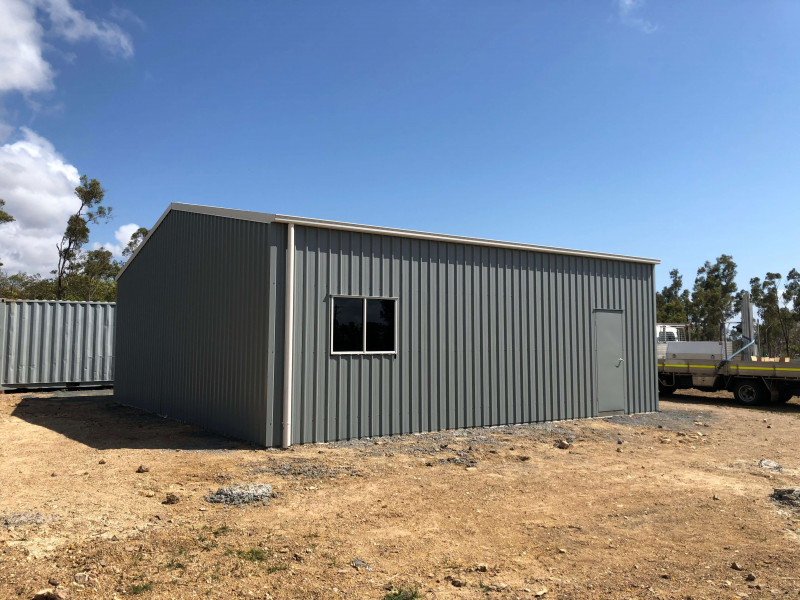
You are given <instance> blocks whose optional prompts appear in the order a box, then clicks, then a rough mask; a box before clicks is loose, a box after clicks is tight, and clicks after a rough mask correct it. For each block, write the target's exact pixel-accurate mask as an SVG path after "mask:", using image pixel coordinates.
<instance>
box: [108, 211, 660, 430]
mask: <svg viewBox="0 0 800 600" xmlns="http://www.w3.org/2000/svg"><path fill="white" fill-rule="evenodd" d="M657 263H658V261H657V260H654V259H647V258H639V257H631V256H620V255H613V254H606V253H600V252H586V251H578V250H570V249H564V248H551V247H545V246H536V245H531V244H521V243H514V242H500V241H495V240H484V239H476V238H467V237H460V236H453V235H441V234H431V233H425V232H417V231H408V230H400V229H393V228H386V227H374V226H365V225H355V224H350V223H340V222H334V221H323V220H319V219H307V218H300V217H288V216H282V215H274V214H264V213H254V212H247V211H236V210H228V209H220V208H213V207H201V206H194V205H187V204H173V205H171V206H170V208H169V209H168V210H167V211H166V212H165V213H164V215H163V216H162V217H161V219H160V220H159V222H158V223H157V224H156V226H155V227H154V229H153V230H152V232H151V234H150V235H149V236H148V238H147V239H146V241H145V242H144V243H143V244H142V245H141V246H140V247H139V249H138V250H137V252H136V253H135V254H134V256H133V257H132V258H131V259H130V260H129V262H128V263H127V265H126V266H125V268H124V269H123V271H122V272H121V273H120V275H119V277H118V298H117V302H118V311H119V312H118V329H117V336H118V337H117V357H118V366H117V381H116V392H115V393H116V397H117V399H118V400H119V401H120V402H123V403H125V404H129V405H131V406H136V407H140V408H143V409H146V410H149V411H151V412H154V413H157V414H160V415H164V416H167V417H171V418H174V419H178V420H181V421H186V422H190V423H195V424H198V425H201V426H203V427H206V428H208V429H212V430H215V431H218V432H221V433H224V434H227V435H231V436H234V437H239V438H242V439H245V440H249V441H251V442H254V443H257V444H260V445H264V446H279V445H283V446H288V445H290V444H292V443H308V442H325V441H333V440H342V439H350V438H358V437H370V436H381V435H390V434H399V433H409V432H422V431H435V430H442V429H453V428H462V427H484V426H493V425H506V424H512V423H530V422H536V421H554V420H563V419H575V418H582V417H594V416H600V415H610V414H622V413H640V412H648V411H654V410H657V407H658V397H657V391H656V387H657V383H656V353H655V350H656V348H655V343H654V341H653V336H652V331H653V328H654V327H655V289H654V265H655V264H657Z"/></svg>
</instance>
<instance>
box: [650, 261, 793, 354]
mask: <svg viewBox="0 0 800 600" xmlns="http://www.w3.org/2000/svg"><path fill="white" fill-rule="evenodd" d="M669 277H670V283H669V284H667V285H666V286H664V288H663V289H662V290H661V291H660V292H656V310H657V320H658V322H659V323H688V324H689V325H690V327H691V333H692V339H694V340H706V341H716V340H719V339H720V335H721V331H722V327H723V326H725V325H726V324H728V325H732V327H731V329H732V332H733V336H734V337H736V335H737V334H740V333H741V325H740V324H739V323H731V321H732V319H733V318H734V317H735V316H736V315H737V314H738V313H740V312H741V307H742V293H743V291H744V290H739V289H738V287H737V285H736V282H735V281H734V279H735V278H736V263H735V262H734V261H733V257H732V256H730V255H728V254H723V255H721V256H720V257H718V258H717V259H716V261H715V262H714V263H713V264H712V263H711V262H710V261H706V262H705V264H704V265H703V266H702V267H700V268H699V269H698V270H697V277H696V278H695V280H694V286H693V288H692V290H691V291H690V290H688V289H685V288H684V287H683V277H682V276H681V274H680V272H679V271H678V269H672V270H671V271H670V272H669ZM747 291H749V292H750V300H751V303H752V304H753V306H754V307H755V309H756V326H757V327H756V334H757V339H758V344H759V352H760V353H761V354H764V355H766V356H796V355H798V354H800V272H798V270H797V269H792V270H791V271H789V273H788V275H786V277H785V278H784V277H783V276H782V275H781V274H780V273H773V272H767V273H766V274H765V276H764V278H763V279H762V278H760V277H753V278H752V279H750V289H749V290H747Z"/></svg>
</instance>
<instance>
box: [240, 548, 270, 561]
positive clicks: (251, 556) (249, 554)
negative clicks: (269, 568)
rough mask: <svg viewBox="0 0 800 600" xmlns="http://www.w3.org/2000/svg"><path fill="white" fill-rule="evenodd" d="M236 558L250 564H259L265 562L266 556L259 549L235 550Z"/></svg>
mask: <svg viewBox="0 0 800 600" xmlns="http://www.w3.org/2000/svg"><path fill="white" fill-rule="evenodd" d="M236 556H238V557H239V558H242V559H244V560H249V561H251V562H261V561H264V560H267V554H266V552H264V551H263V550H262V549H261V548H250V550H237V551H236Z"/></svg>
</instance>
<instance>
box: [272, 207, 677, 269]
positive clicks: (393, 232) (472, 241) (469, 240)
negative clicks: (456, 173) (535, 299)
mask: <svg viewBox="0 0 800 600" xmlns="http://www.w3.org/2000/svg"><path fill="white" fill-rule="evenodd" d="M273 217H274V218H273V221H274V222H275V223H294V224H296V225H306V226H308V227H321V228H324V229H338V230H341V231H353V232H356V233H371V234H375V235H389V236H394V237H405V238H413V239H418V240H430V241H433V242H450V243H453V244H469V245H472V246H489V247H492V248H507V249H510V250H529V251H533V252H544V253H547V254H566V255H568V256H580V257H583V258H600V259H606V260H618V261H624V262H634V263H644V264H650V265H657V264H660V263H661V261H660V260H659V259H657V258H643V257H640V256H627V255H624V254H608V253H605V252H588V251H584V250H573V249H571V248H557V247H553V246H538V245H535V244H522V243H519V242H502V241H499V240H490V239H485V238H475V237H466V236H461V235H448V234H441V233H428V232H425V231H413V230H410V229H395V228H393V227H378V226H375V225H358V224H356V223H343V222H340V221H326V220H323V219H309V218H306V217H291V216H288V215H273Z"/></svg>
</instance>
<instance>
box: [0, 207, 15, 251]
mask: <svg viewBox="0 0 800 600" xmlns="http://www.w3.org/2000/svg"><path fill="white" fill-rule="evenodd" d="M5 205H6V201H5V200H3V199H2V198H0V225H2V224H3V223H11V221H13V220H14V217H12V216H11V215H10V214H8V213H7V212H6V211H4V210H3V207H4V206H5ZM2 266H3V263H2V262H0V267H2Z"/></svg>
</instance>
